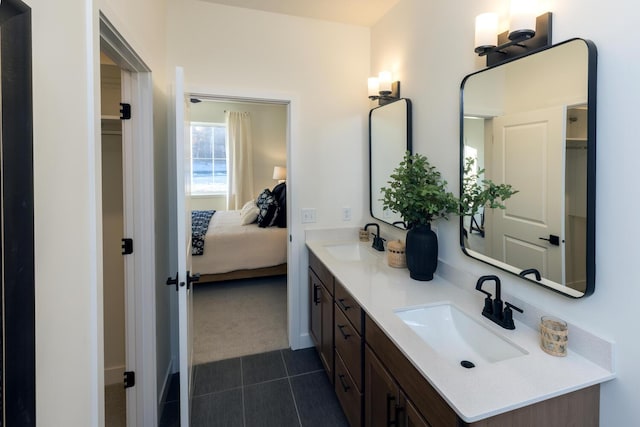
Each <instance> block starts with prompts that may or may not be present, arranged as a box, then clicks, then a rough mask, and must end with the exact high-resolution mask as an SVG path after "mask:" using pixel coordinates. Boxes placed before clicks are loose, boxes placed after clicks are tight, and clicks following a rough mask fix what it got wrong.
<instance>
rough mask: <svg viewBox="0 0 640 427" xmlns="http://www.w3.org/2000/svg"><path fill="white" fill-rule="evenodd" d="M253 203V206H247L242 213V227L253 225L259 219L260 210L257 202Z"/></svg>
mask: <svg viewBox="0 0 640 427" xmlns="http://www.w3.org/2000/svg"><path fill="white" fill-rule="evenodd" d="M251 203H253V206H246V205H245V206H244V207H243V208H242V210H241V211H240V224H242V225H249V224H253V223H254V222H256V220H257V219H258V214H259V213H260V209H258V206H256V204H255V202H251ZM245 208H246V209H245Z"/></svg>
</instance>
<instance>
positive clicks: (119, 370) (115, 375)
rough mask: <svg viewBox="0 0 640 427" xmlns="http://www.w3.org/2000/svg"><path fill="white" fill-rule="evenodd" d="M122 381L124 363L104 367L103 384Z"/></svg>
mask: <svg viewBox="0 0 640 427" xmlns="http://www.w3.org/2000/svg"><path fill="white" fill-rule="evenodd" d="M123 382H124V365H122V366H116V367H113V368H105V370H104V385H105V386H107V385H113V384H122V383H123Z"/></svg>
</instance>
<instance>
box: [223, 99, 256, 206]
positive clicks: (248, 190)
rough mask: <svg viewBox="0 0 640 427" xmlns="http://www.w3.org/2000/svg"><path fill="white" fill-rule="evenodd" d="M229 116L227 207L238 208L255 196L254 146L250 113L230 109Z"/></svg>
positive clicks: (227, 116)
mask: <svg viewBox="0 0 640 427" xmlns="http://www.w3.org/2000/svg"><path fill="white" fill-rule="evenodd" d="M226 118H227V161H228V163H227V179H228V182H229V184H228V191H227V209H229V210H238V209H241V208H242V206H243V205H244V204H245V203H246V202H248V201H249V200H251V199H253V198H255V194H254V190H253V147H252V142H251V117H250V116H249V113H242V112H238V111H228V112H227V114H226Z"/></svg>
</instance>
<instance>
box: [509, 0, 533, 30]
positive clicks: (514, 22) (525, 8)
mask: <svg viewBox="0 0 640 427" xmlns="http://www.w3.org/2000/svg"><path fill="white" fill-rule="evenodd" d="M523 32H530V33H533V34H535V32H536V12H535V1H533V0H511V17H510V20H509V34H513V33H523Z"/></svg>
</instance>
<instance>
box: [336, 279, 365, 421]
mask: <svg viewBox="0 0 640 427" xmlns="http://www.w3.org/2000/svg"><path fill="white" fill-rule="evenodd" d="M334 283H335V294H334V301H335V308H334V313H335V322H334V333H333V335H334V341H335V361H336V378H335V390H336V395H337V396H338V400H339V401H340V404H341V405H342V409H343V410H344V413H345V415H346V416H347V419H348V420H349V423H350V424H351V425H352V426H360V425H362V396H363V393H362V385H363V371H362V358H363V355H362V351H363V346H364V338H363V333H362V325H363V323H364V322H363V319H362V318H363V312H362V309H361V308H360V305H359V304H358V303H357V302H356V301H355V300H354V299H353V298H352V297H351V295H350V294H349V293H348V292H347V290H346V289H345V288H344V286H342V284H341V283H340V282H339V281H338V280H337V279H336V280H334Z"/></svg>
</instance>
